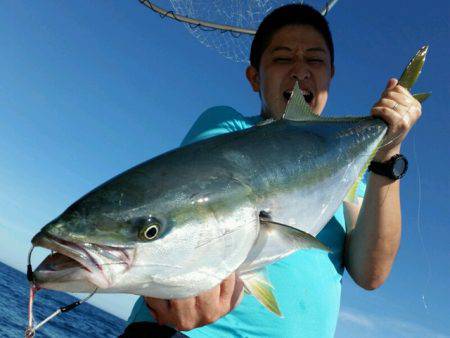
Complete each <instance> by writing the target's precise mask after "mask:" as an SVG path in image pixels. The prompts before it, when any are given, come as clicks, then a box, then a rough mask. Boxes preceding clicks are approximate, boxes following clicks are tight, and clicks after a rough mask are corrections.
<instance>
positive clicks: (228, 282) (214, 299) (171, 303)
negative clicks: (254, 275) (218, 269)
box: [145, 273, 243, 331]
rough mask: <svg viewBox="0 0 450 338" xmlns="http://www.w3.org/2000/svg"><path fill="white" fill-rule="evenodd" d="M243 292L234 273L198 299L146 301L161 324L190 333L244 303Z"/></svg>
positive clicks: (240, 282) (148, 299)
mask: <svg viewBox="0 0 450 338" xmlns="http://www.w3.org/2000/svg"><path fill="white" fill-rule="evenodd" d="M242 290H243V283H242V281H241V280H240V279H239V278H238V277H236V274H235V273H233V274H231V275H230V276H228V277H227V278H226V279H225V280H223V281H222V283H220V284H219V285H218V286H216V287H214V288H212V289H211V290H208V291H205V292H203V293H201V294H200V295H198V296H197V297H191V298H184V299H170V300H165V299H157V298H151V297H145V302H146V303H147V306H148V308H149V309H150V312H151V313H152V315H153V317H154V318H155V319H156V320H157V322H158V324H160V325H171V326H175V328H176V329H177V330H179V331H188V330H192V329H194V328H197V327H200V326H203V325H207V324H211V323H213V322H215V321H216V320H218V319H219V318H220V317H222V316H224V315H226V314H227V313H228V312H230V311H231V310H233V309H234V308H235V307H236V306H237V305H238V304H239V302H240V301H241V298H242V294H243V293H242Z"/></svg>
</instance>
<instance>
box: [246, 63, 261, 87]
mask: <svg viewBox="0 0 450 338" xmlns="http://www.w3.org/2000/svg"><path fill="white" fill-rule="evenodd" d="M245 75H246V76H247V80H248V82H249V83H250V85H251V86H252V88H253V91H254V92H259V89H260V85H259V73H258V70H257V69H256V68H255V67H253V66H248V67H247V70H246V71H245Z"/></svg>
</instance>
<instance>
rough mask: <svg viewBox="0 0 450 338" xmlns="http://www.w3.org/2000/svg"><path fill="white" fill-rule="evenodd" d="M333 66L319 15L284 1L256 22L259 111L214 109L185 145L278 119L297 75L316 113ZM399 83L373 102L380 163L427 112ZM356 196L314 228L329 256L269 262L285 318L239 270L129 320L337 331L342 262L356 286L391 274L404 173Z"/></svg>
mask: <svg viewBox="0 0 450 338" xmlns="http://www.w3.org/2000/svg"><path fill="white" fill-rule="evenodd" d="M334 72H335V69H334V48H333V42H332V38H331V33H330V31H329V28H328V24H327V22H326V20H325V19H324V18H323V16H322V15H320V13H318V12H317V11H315V10H314V9H313V8H311V7H309V6H306V5H300V4H295V5H287V6H284V7H280V8H278V9H276V10H275V11H273V12H272V13H270V14H269V15H268V16H267V17H266V18H265V19H264V21H263V22H262V23H261V25H260V27H259V28H258V31H257V33H256V35H255V38H254V41H253V43H252V49H251V54H250V66H249V67H248V68H247V71H246V76H247V79H248V81H249V83H250V85H251V86H252V88H253V90H254V91H255V92H258V93H259V96H260V98H261V106H262V107H261V114H260V116H254V117H250V118H247V117H243V116H242V115H241V114H239V113H238V112H236V111H235V110H233V109H232V108H229V107H215V108H212V109H209V110H207V111H206V112H205V113H204V114H202V116H201V117H200V118H199V119H198V120H197V122H196V123H195V124H194V126H193V127H192V129H191V130H190V131H189V133H188V135H187V136H186V138H185V140H184V141H183V144H188V143H192V142H195V141H199V140H201V139H205V138H208V137H211V136H215V135H218V134H221V133H225V132H231V131H236V130H241V129H245V128H248V127H251V126H253V125H254V124H255V123H257V122H259V121H261V119H267V118H275V119H279V118H281V116H282V114H283V112H284V110H285V108H286V104H287V101H288V99H289V97H290V94H291V92H292V88H293V86H294V84H295V82H299V85H300V88H301V90H302V93H303V95H304V96H305V99H306V101H307V102H308V104H309V105H310V106H311V108H312V110H313V111H314V112H315V113H316V114H318V115H320V114H321V113H322V111H323V109H324V107H325V105H326V102H327V98H328V89H329V86H330V83H331V80H332V78H333V75H334ZM397 82H398V81H397V80H396V79H390V80H389V81H388V83H387V86H386V89H385V90H384V92H383V93H382V94H381V98H380V100H379V101H378V102H377V103H375V105H374V106H373V107H372V109H371V114H372V115H373V116H376V117H380V118H382V119H383V120H384V121H385V122H386V123H387V124H388V125H389V131H388V134H387V139H389V140H392V141H391V142H390V143H389V144H388V145H386V146H384V147H382V148H381V149H380V150H379V151H378V152H377V154H376V155H375V158H374V161H376V162H383V163H385V162H387V161H389V160H390V159H391V158H393V156H394V155H397V154H399V153H400V145H401V142H402V141H403V139H404V138H405V136H406V134H407V133H408V131H409V130H410V129H411V127H412V125H413V124H414V123H415V122H416V121H417V119H418V118H419V117H420V114H421V106H420V104H419V102H418V101H416V100H415V99H414V98H413V97H412V95H411V94H410V93H409V92H408V91H407V90H406V89H404V88H402V87H401V86H399V85H397ZM298 146H299V147H301V146H302V145H301V144H299V145H298ZM384 166H385V167H387V169H389V165H387V164H385V165H384ZM364 190H365V194H364ZM359 196H360V197H361V198H360V199H359V202H358V204H356V205H346V206H345V207H342V208H340V209H339V210H338V211H337V212H336V214H335V216H334V217H333V218H332V219H331V220H330V222H329V223H328V224H327V225H326V226H325V228H324V229H323V230H322V231H321V232H320V233H319V235H318V236H317V237H318V239H319V240H321V241H322V242H323V243H324V244H326V245H328V246H329V247H330V248H331V249H332V251H333V253H332V254H329V255H327V254H324V253H322V252H318V251H315V250H311V251H301V252H297V253H295V254H292V255H291V256H289V257H287V258H285V259H283V260H281V261H279V262H277V263H275V264H273V265H271V266H269V268H268V271H269V279H270V280H271V281H272V283H273V285H274V287H275V294H276V297H277V299H278V302H279V304H280V307H281V308H282V309H283V314H284V318H278V317H276V316H274V315H273V314H272V313H269V312H268V311H267V310H266V309H264V308H262V307H261V305H260V304H259V303H258V302H256V300H255V299H254V298H253V297H252V296H244V297H243V298H242V297H240V296H241V295H242V283H241V282H240V280H239V279H238V278H236V276H235V275H234V274H233V275H231V276H230V277H228V278H227V279H226V280H224V281H223V282H222V283H221V284H220V285H218V286H217V287H215V288H213V289H212V290H209V291H207V292H205V293H203V294H201V295H199V296H197V297H192V298H188V299H179V300H161V299H154V298H146V299H145V301H144V300H143V299H142V298H141V299H140V300H139V301H138V302H137V303H136V305H135V308H134V309H133V313H132V315H131V316H130V321H131V322H141V321H155V320H156V321H157V322H158V323H159V324H161V325H169V326H172V327H175V328H176V329H177V330H181V331H187V332H185V334H187V335H188V336H191V337H263V336H264V337H331V336H333V334H334V330H335V327H336V321H337V317H338V311H339V302H340V291H341V278H342V274H343V270H344V267H345V268H346V269H347V271H348V272H349V274H350V276H351V277H352V278H353V280H354V281H355V282H356V283H357V284H358V285H359V286H361V287H363V288H365V289H368V290H372V289H375V288H377V287H379V286H380V285H381V284H382V283H383V282H384V281H385V279H386V278H387V276H388V275H389V272H390V269H391V266H392V263H393V260H394V258H395V255H396V253H397V249H398V246H399V241H400V232H401V211H400V201H399V181H398V180H394V179H392V178H388V177H385V176H383V175H380V174H374V173H370V174H369V176H368V180H367V188H366V189H364V184H362V185H361V186H360V187H359ZM363 196H364V200H362V197H363ZM344 214H345V217H344ZM344 218H345V221H344ZM241 298H242V300H241ZM238 304H239V305H238ZM150 314H151V315H152V316H150ZM152 317H153V318H152ZM152 332H153V333H154V332H155V331H152ZM148 333H149V336H151V332H148ZM155 336H157V335H156V334H155Z"/></svg>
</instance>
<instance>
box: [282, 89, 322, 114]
mask: <svg viewBox="0 0 450 338" xmlns="http://www.w3.org/2000/svg"><path fill="white" fill-rule="evenodd" d="M283 119H286V120H291V121H316V120H320V116H318V115H316V114H314V112H313V111H312V109H311V107H310V106H309V104H308V103H307V102H306V101H305V98H304V97H303V95H302V92H301V90H300V87H299V85H298V82H296V83H295V85H294V90H293V91H292V95H291V98H290V99H289V102H288V104H287V106H286V110H285V111H284V115H283Z"/></svg>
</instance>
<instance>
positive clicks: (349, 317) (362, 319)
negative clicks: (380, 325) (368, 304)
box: [339, 309, 374, 328]
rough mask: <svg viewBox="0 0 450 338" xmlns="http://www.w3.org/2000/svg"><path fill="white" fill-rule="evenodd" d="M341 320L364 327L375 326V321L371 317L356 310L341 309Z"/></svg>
mask: <svg viewBox="0 0 450 338" xmlns="http://www.w3.org/2000/svg"><path fill="white" fill-rule="evenodd" d="M339 320H341V321H344V322H350V323H353V324H356V325H360V326H363V327H368V328H372V327H374V323H373V321H372V319H371V318H369V317H368V316H367V315H365V314H363V313H361V312H357V311H354V310H348V309H345V310H341V311H340V313H339Z"/></svg>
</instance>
